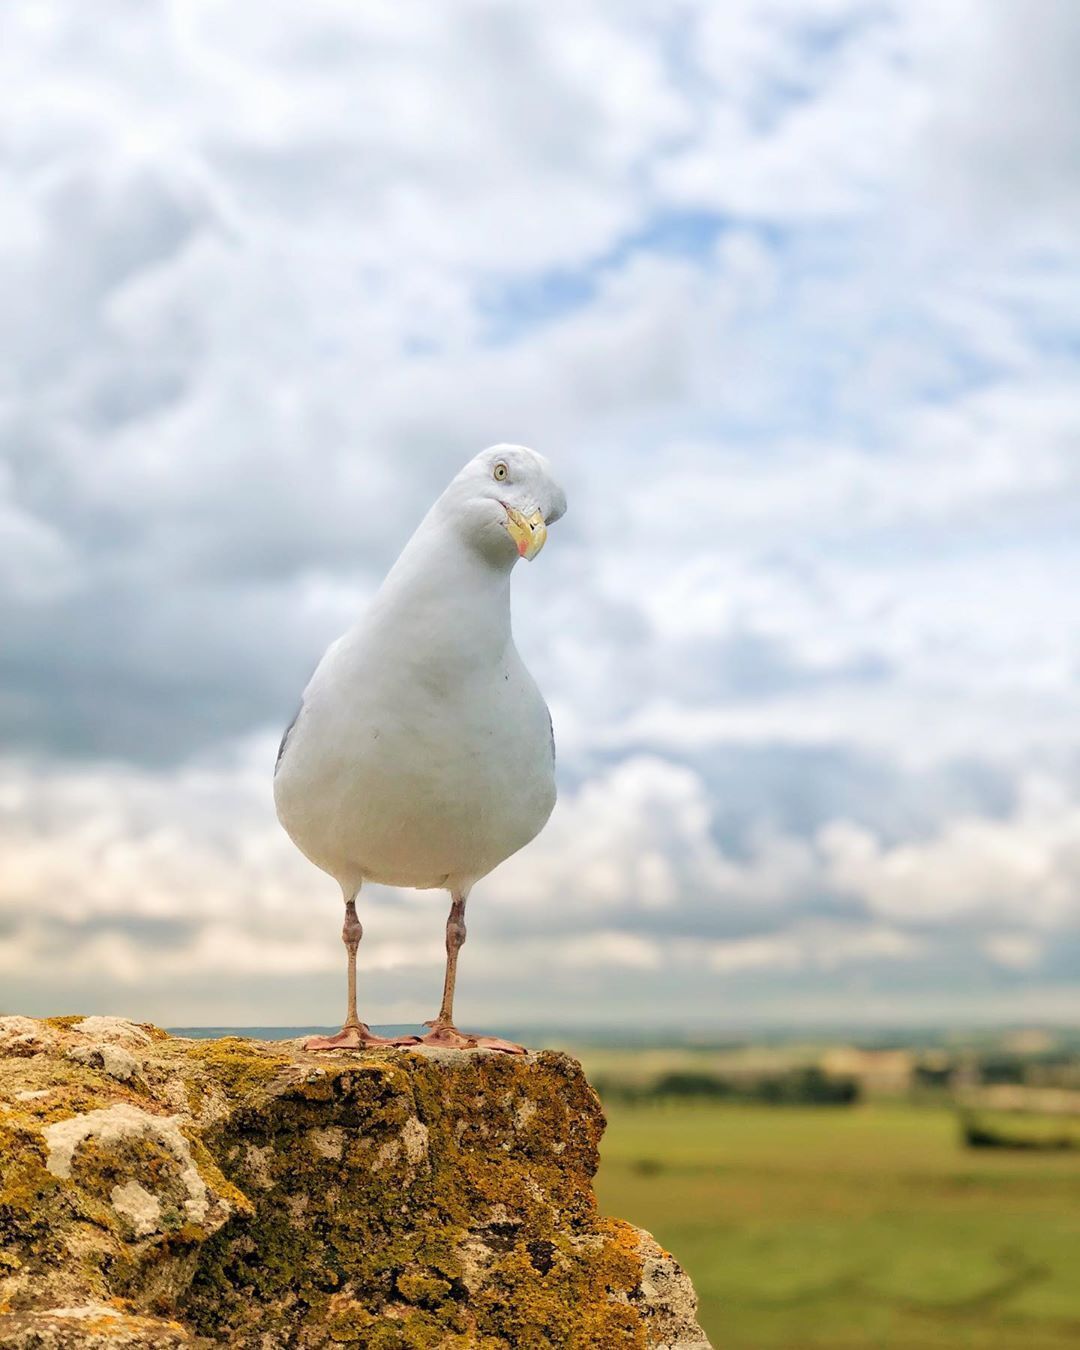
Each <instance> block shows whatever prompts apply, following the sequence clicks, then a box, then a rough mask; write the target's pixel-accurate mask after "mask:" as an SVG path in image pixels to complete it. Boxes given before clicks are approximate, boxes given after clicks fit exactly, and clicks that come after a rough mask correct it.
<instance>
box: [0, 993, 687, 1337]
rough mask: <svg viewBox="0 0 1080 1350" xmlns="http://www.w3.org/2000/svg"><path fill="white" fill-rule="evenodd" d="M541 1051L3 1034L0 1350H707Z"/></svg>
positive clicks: (28, 1030)
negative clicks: (615, 1204) (325, 1050)
mask: <svg viewBox="0 0 1080 1350" xmlns="http://www.w3.org/2000/svg"><path fill="white" fill-rule="evenodd" d="M603 1125H604V1120H603V1114H602V1112H601V1109H600V1105H599V1102H598V1101H597V1098H596V1095H595V1093H594V1092H593V1091H592V1089H591V1088H590V1087H589V1085H588V1083H587V1082H586V1080H585V1077H584V1075H583V1073H582V1071H581V1068H580V1066H579V1065H578V1064H577V1063H576V1062H575V1061H574V1060H572V1059H570V1058H568V1057H567V1056H565V1055H561V1054H556V1053H554V1052H551V1051H544V1052H542V1053H540V1054H535V1055H529V1056H526V1057H516V1056H507V1055H500V1054H498V1053H493V1052H489V1051H472V1052H467V1053H450V1052H438V1051H429V1050H423V1049H420V1050H416V1049H408V1050H401V1049H398V1050H383V1051H368V1052H362V1053H353V1052H344V1051H340V1052H333V1053H332V1054H329V1055H327V1054H312V1053H308V1052H306V1051H304V1050H303V1049H302V1048H301V1047H300V1046H299V1045H298V1044H296V1043H293V1042H267V1043H264V1042H256V1041H248V1040H241V1039H238V1038H226V1039H222V1040H216V1041H196V1040H184V1039H180V1038H176V1037H171V1036H168V1035H167V1034H166V1033H164V1032H162V1031H160V1030H158V1029H157V1028H156V1027H152V1026H140V1025H136V1024H134V1023H131V1022H125V1021H122V1020H120V1019H115V1018H100V1017H91V1018H85V1019H81V1018H51V1019H46V1020H43V1021H38V1020H34V1019H29V1018H20V1017H7V1018H0V1347H5V1350H9V1348H14V1347H19V1348H20V1350H30V1347H61V1346H102V1347H104V1346H109V1347H116V1346H122V1345H126V1346H147V1347H149V1346H155V1347H172V1346H177V1347H179V1346H204V1347H209V1346H216V1345H231V1346H233V1347H237V1350H246V1348H247V1347H252V1348H254V1347H258V1350H282V1348H283V1347H292V1346H295V1347H314V1346H355V1347H372V1350H407V1348H411V1347H447V1348H448V1350H465V1348H466V1347H470V1348H471V1347H478V1348H479V1350H498V1348H499V1347H520V1348H521V1350H531V1347H536V1348H537V1350H546V1348H547V1347H593V1346H595V1347H601V1348H603V1347H608V1346H610V1347H624V1346H625V1347H641V1348H642V1350H644V1348H645V1347H671V1350H676V1347H677V1348H678V1350H707V1342H706V1340H705V1337H704V1335H703V1334H702V1332H701V1330H700V1329H699V1327H698V1326H697V1322H696V1320H695V1314H694V1309H695V1299H694V1293H693V1289H692V1288H691V1286H690V1282H689V1280H688V1278H687V1276H686V1275H685V1274H684V1273H683V1271H682V1270H681V1269H680V1268H679V1266H678V1264H677V1263H676V1262H675V1260H674V1259H673V1258H672V1257H671V1256H670V1255H669V1254H668V1253H666V1252H664V1251H662V1250H661V1248H660V1247H659V1246H658V1245H657V1244H656V1243H655V1242H654V1241H653V1239H652V1238H651V1237H649V1235H648V1234H646V1233H643V1232H642V1231H641V1230H640V1229H637V1228H634V1227H632V1226H630V1225H629V1224H626V1223H623V1222H621V1221H620V1220H617V1219H606V1218H603V1217H601V1216H600V1214H599V1213H598V1211H597V1206H596V1200H595V1197H594V1195H593V1192H592V1177H593V1174H594V1173H595V1171H596V1166H597V1158H598V1154H597V1149H598V1145H599V1141H600V1136H601V1133H602V1130H603Z"/></svg>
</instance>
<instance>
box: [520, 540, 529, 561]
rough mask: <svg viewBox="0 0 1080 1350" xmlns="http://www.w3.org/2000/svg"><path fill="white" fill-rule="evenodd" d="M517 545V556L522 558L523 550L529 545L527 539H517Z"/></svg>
mask: <svg viewBox="0 0 1080 1350" xmlns="http://www.w3.org/2000/svg"><path fill="white" fill-rule="evenodd" d="M517 546H518V557H519V558H524V556H525V550H526V549H527V548H528V547H529V544H528V540H526V539H519V540H518V541H517Z"/></svg>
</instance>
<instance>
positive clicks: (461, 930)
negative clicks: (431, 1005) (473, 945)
mask: <svg viewBox="0 0 1080 1350" xmlns="http://www.w3.org/2000/svg"><path fill="white" fill-rule="evenodd" d="M468 898H469V892H468V891H462V892H459V893H457V894H452V895H451V897H450V901H451V903H450V914H449V917H448V918H447V920H446V978H445V980H444V981H443V996H442V1006H441V1007H440V1008H439V1015H438V1017H436V1018H435V1019H434V1020H433V1021H431V1022H425V1023H424V1026H426V1027H430V1028H431V1030H430V1031H429V1032H428V1033H427V1035H426V1036H421V1037H420V1044H421V1045H431V1046H435V1047H437V1048H439V1049H442V1050H504V1051H505V1052H506V1053H507V1054H508V1055H524V1054H526V1053H527V1052H526V1050H525V1047H524V1046H523V1045H515V1044H514V1042H513V1041H504V1040H503V1039H502V1038H501V1037H500V1036H473V1035H470V1034H469V1033H468V1032H462V1031H458V1029H457V1027H456V1026H454V984H455V982H456V980H457V959H458V952H459V951H460V950H461V946H462V944H463V943H464V941H465V901H466V900H467V899H468Z"/></svg>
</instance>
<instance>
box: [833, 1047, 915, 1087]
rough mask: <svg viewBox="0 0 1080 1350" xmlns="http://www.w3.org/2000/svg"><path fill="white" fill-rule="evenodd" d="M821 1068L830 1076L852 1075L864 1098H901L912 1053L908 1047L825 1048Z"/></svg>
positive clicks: (911, 1073)
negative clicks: (869, 1048) (875, 1048)
mask: <svg viewBox="0 0 1080 1350" xmlns="http://www.w3.org/2000/svg"><path fill="white" fill-rule="evenodd" d="M821 1068H822V1070H823V1072H824V1073H827V1074H828V1075H829V1077H830V1078H853V1079H854V1080H855V1081H856V1082H857V1083H858V1084H859V1087H860V1089H861V1090H862V1092H863V1093H864V1094H865V1095H866V1096H868V1097H902V1096H905V1095H906V1094H907V1093H908V1092H910V1091H911V1086H912V1081H913V1079H914V1076H915V1056H914V1055H913V1054H912V1052H911V1051H910V1050H860V1049H858V1047H856V1046H853V1045H839V1046H836V1047H834V1048H833V1049H831V1050H826V1051H825V1053H824V1054H823V1055H822V1057H821Z"/></svg>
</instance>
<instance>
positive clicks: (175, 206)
mask: <svg viewBox="0 0 1080 1350" xmlns="http://www.w3.org/2000/svg"><path fill="white" fill-rule="evenodd" d="M1078 82H1080V7H1078V6H1077V5H1076V4H1075V3H1073V0H1026V2H1025V3H1021V2H1020V0H952V3H950V4H948V5H941V4H939V3H931V2H930V0H902V2H901V0H894V2H893V3H887V2H885V0H880V2H879V0H752V2H751V0H725V3H724V4H709V3H694V2H692V0H669V2H668V3H663V4H661V3H652V2H651V0H594V3H590V4H588V5H581V4H577V3H570V2H569V0H548V2H547V3H545V4H543V5H533V4H525V3H517V2H516V0H501V2H499V3H478V2H474V0H451V3H447V4H440V5H434V4H415V5H401V4H399V3H395V2H391V3H367V4H365V5H363V6H359V5H355V4H351V3H346V2H345V0H341V2H340V3H334V2H331V0H312V2H311V3H307V4H304V5H302V6H298V5H295V4H285V3H280V2H279V0H241V2H238V3H233V4H230V5H221V4H216V3H207V2H205V0H173V3H166V2H165V0H102V3H99V4H95V5H94V6H85V5H69V4H61V3H55V4H54V3H49V2H48V0H44V2H43V0H34V2H33V3H20V2H19V0H9V2H8V3H7V4H5V5H4V8H3V14H2V16H0V85H2V87H3V88H4V90H5V96H4V108H3V111H2V113H0V294H2V296H3V304H2V305H0V1011H3V1010H8V1011H19V1012H26V1013H31V1014H49V1013H61V1012H76V1011H80V1012H84V1013H96V1012H102V1013H117V1014H122V1015H126V1016H131V1017H136V1018H139V1019H152V1020H155V1021H157V1022H159V1023H161V1024H164V1025H179V1024H232V1025H258V1024H275V1025H296V1024H308V1023H318V1024H330V1023H333V1022H334V1021H335V1020H337V1019H338V1018H339V1017H340V1016H341V1014H342V1011H343V1007H342V1004H343V983H344V979H343V977H344V961H343V957H344V953H343V949H342V946H341V942H340V937H339V932H340V919H341V913H340V911H341V899H340V894H339V892H338V890H337V887H336V885H335V883H334V882H332V881H331V880H330V879H329V878H327V877H325V876H323V875H322V874H321V873H319V872H318V871H316V870H315V869H314V868H313V867H312V866H311V865H310V864H309V863H307V862H306V861H305V859H304V858H303V857H302V856H301V855H300V854H299V853H298V852H297V851H296V850H295V848H294V847H293V846H292V844H291V843H290V841H289V840H288V838H287V837H286V836H285V834H284V833H283V831H282V830H281V828H280V826H279V825H278V823H277V821H276V819H275V816H274V811H273V804H272V796H271V776H272V769H273V763H274V756H275V753H276V749H277V744H278V740H279V739H280V736H281V732H282V729H283V728H284V726H285V725H286V724H287V723H288V722H289V720H290V719H291V717H292V715H293V712H294V711H295V707H296V704H297V702H298V697H299V693H300V691H301V689H302V688H303V686H304V684H305V682H306V680H307V678H308V676H309V674H310V672H311V670H312V669H313V667H314V665H315V663H316V661H317V660H318V658H319V656H320V654H321V653H322V651H323V649H324V648H325V646H326V645H327V643H328V642H329V641H330V640H332V639H333V638H334V637H336V636H337V635H338V634H339V633H340V632H342V631H343V630H344V629H345V628H347V627H348V626H349V625H350V624H351V623H352V622H354V620H355V619H356V618H357V616H358V615H360V614H361V613H362V612H363V608H364V606H365V604H366V603H367V601H368V600H369V599H370V597H371V596H372V594H373V593H374V591H375V589H376V588H377V586H378V583H379V580H380V578H381V577H382V575H383V574H384V573H385V571H386V570H387V568H388V567H389V565H390V564H391V563H392V561H393V560H394V558H395V557H396V555H397V553H398V551H399V549H400V548H401V546H402V544H403V543H404V541H405V540H406V539H407V538H408V536H409V534H410V532H411V530H412V529H413V528H414V526H415V525H416V523H417V522H418V521H419V519H420V517H421V516H422V515H423V513H424V511H425V510H426V509H427V507H428V505H429V504H430V503H431V501H432V500H434V498H435V497H436V496H437V495H438V494H439V492H440V491H441V490H442V488H443V487H444V486H445V484H446V482H447V481H449V479H450V478H451V477H452V476H453V475H454V474H455V473H456V471H457V470H458V468H459V467H460V466H461V465H462V464H463V463H464V462H465V460H467V459H468V458H470V457H471V456H472V455H473V454H474V453H476V451H478V450H479V449H481V448H483V447H484V446H486V445H490V444H492V443H495V442H500V441H511V442H518V443H524V444H528V445H532V446H534V447H535V448H536V449H538V450H540V451H542V452H543V453H544V454H546V455H547V456H548V457H549V458H550V459H551V461H552V463H553V465H554V466H555V468H556V471H557V473H558V476H559V478H560V480H561V481H562V483H563V485H564V487H565V489H566V491H567V495H568V499H569V510H568V513H567V515H566V517H565V518H564V519H563V520H562V521H560V522H559V523H558V524H557V525H556V526H554V527H553V528H552V530H551V532H550V535H549V539H548V543H547V546H546V548H545V549H544V552H543V553H542V554H541V555H540V556H539V558H538V559H537V560H536V561H535V562H534V563H532V564H531V565H529V566H528V567H526V566H524V565H522V566H520V567H518V569H517V572H516V574H515V581H514V612H515V633H516V638H517V642H518V646H519V648H520V650H521V651H522V653H523V655H524V657H525V659H526V662H527V663H528V665H529V666H530V668H531V669H532V670H533V672H534V674H535V675H536V678H537V680H538V682H539V684H540V686H541V688H542V690H543V691H544V693H545V695H546V697H547V700H548V702H549V704H550V706H551V710H552V714H553V719H554V724H555V733H556V738H557V742H558V780H559V793H560V800H559V804H558V806H557V807H556V810H555V814H554V815H553V817H552V819H551V821H550V823H549V825H548V827H547V828H546V830H545V831H544V832H543V833H542V834H541V836H540V837H539V838H538V839H537V840H536V841H534V842H533V843H532V844H531V845H529V846H528V847H527V848H526V849H525V850H523V851H522V852H521V853H520V854H518V855H516V856H515V857H514V858H512V859H511V860H509V861H508V862H507V863H505V864H504V865H503V866H502V867H500V868H499V869H498V870H497V871H496V872H494V873H493V874H491V876H489V877H488V878H486V879H485V880H484V881H482V882H481V883H480V884H479V885H478V886H477V887H476V889H475V890H474V892H473V896H472V898H471V900H470V902H469V939H468V943H467V945H466V946H465V948H464V950H463V952H462V956H461V967H460V978H459V982H458V1005H457V1012H458V1018H459V1022H460V1023H461V1025H463V1026H472V1027H476V1028H478V1029H492V1028H493V1027H497V1026H503V1027H505V1026H513V1025H521V1024H525V1023H536V1022H546V1023H553V1024H572V1023H578V1024H582V1023H588V1024H591V1025H608V1026H612V1027H630V1028H641V1027H645V1026H648V1025H652V1026H657V1027H665V1028H666V1027H674V1026H688V1027H697V1028H701V1029H709V1030H716V1031H724V1030H725V1029H737V1028H743V1027H749V1026H763V1025H773V1026H784V1027H793V1028H798V1027H809V1026H811V1025H821V1024H825V1023H838V1024H839V1023H843V1024H845V1025H856V1026H871V1025H901V1024H926V1023H942V1022H945V1023H949V1024H957V1025H974V1024H985V1023H1001V1022H1013V1023H1016V1022H1031V1021H1048V1022H1068V1021H1070V1020H1071V1021H1074V1022H1075V1020H1076V1019H1077V1018H1078V1017H1080V799H1078V794H1077V789H1078V786H1080V692H1078V682H1077V676H1078V673H1080V636H1078V614H1077V607H1076V594H1077V592H1078V590H1080V531H1078V526H1080V108H1078V105H1077V100H1076V88H1077V84H1078ZM444 912H445V897H443V896H442V895H441V894H439V893H437V892H422V893H421V892H413V893H411V892H395V891H391V890H387V889H383V888H379V887H371V888H368V889H367V890H365V892H364V894H363V896H362V899H361V918H362V920H363V922H364V925H365V938H364V941H363V944H362V947H361V953H360V966H361V975H360V1001H361V1014H362V1016H365V1017H366V1019H367V1020H368V1021H370V1022H373V1023H377V1024H378V1023H388V1022H417V1021H419V1020H422V1019H423V1018H425V1017H430V1016H433V1015H434V1012H435V1010H436V1007H437V1003H438V996H439V993H440V990H441V965H442V957H443V924H444Z"/></svg>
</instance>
